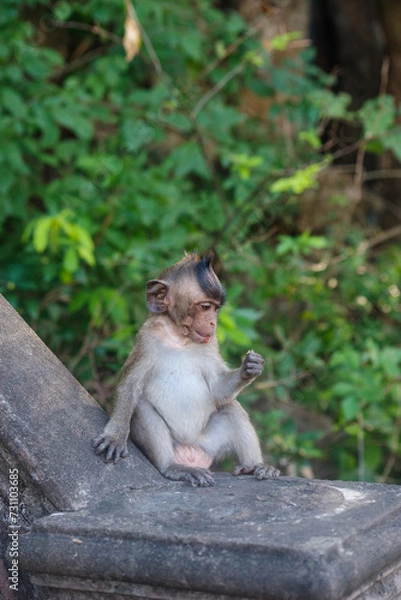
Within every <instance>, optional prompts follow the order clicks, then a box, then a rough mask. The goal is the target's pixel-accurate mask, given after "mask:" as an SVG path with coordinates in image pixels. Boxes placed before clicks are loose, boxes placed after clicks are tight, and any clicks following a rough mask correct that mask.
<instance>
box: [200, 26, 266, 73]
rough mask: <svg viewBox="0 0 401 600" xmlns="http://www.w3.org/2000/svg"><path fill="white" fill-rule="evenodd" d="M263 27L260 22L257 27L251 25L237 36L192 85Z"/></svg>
mask: <svg viewBox="0 0 401 600" xmlns="http://www.w3.org/2000/svg"><path fill="white" fill-rule="evenodd" d="M261 28H262V24H259V25H257V26H256V27H250V29H248V31H246V32H245V33H244V34H243V35H242V36H240V37H239V38H237V39H236V40H235V42H233V43H232V44H231V45H230V46H228V48H226V50H225V52H224V53H223V54H222V55H221V56H219V57H218V58H216V59H215V60H213V61H212V62H211V63H209V64H208V65H207V66H206V67H205V68H204V69H203V70H202V71H201V72H200V73H199V75H198V76H197V77H196V79H195V80H194V81H192V82H191V85H193V84H194V83H196V82H197V81H199V80H200V79H203V78H204V77H206V76H207V75H209V73H211V72H212V71H213V70H214V69H216V67H218V66H219V65H220V64H221V63H222V62H224V61H225V60H226V58H228V57H229V56H230V54H232V53H233V52H235V51H236V50H237V48H239V46H241V44H243V43H244V42H246V40H247V39H249V38H250V37H252V36H253V35H255V33H257V32H258V31H259V30H260V29H261Z"/></svg>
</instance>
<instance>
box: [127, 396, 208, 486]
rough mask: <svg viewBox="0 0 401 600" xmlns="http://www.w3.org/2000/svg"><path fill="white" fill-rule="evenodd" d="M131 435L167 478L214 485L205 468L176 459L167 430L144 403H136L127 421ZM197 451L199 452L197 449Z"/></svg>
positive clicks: (202, 484) (156, 415)
mask: <svg viewBox="0 0 401 600" xmlns="http://www.w3.org/2000/svg"><path fill="white" fill-rule="evenodd" d="M131 436H132V439H133V441H134V442H135V444H136V445H137V446H138V447H139V448H140V449H141V450H142V452H143V453H144V454H145V455H146V456H147V458H148V459H149V460H150V461H151V462H152V463H153V464H154V465H155V467H156V468H157V469H158V470H159V471H160V473H161V474H162V475H164V477H166V478H167V479H173V480H174V481H187V482H189V483H190V484H191V485H194V486H201V487H207V486H209V485H214V479H213V475H212V473H211V472H210V471H209V469H208V468H202V467H201V466H197V465H194V466H190V465H189V464H188V463H184V464H183V463H180V462H178V461H177V456H176V453H175V450H174V443H173V438H172V435H171V432H170V429H169V427H168V425H167V423H166V422H165V421H164V419H163V418H162V417H161V416H160V415H159V413H158V412H157V411H156V410H155V409H154V408H153V406H152V405H151V404H149V403H148V402H140V403H139V404H138V406H137V408H136V410H135V414H134V416H133V419H132V422H131ZM178 447H179V445H178ZM199 451H200V452H201V449H200V448H199ZM178 458H179V454H178ZM209 466H210V465H209Z"/></svg>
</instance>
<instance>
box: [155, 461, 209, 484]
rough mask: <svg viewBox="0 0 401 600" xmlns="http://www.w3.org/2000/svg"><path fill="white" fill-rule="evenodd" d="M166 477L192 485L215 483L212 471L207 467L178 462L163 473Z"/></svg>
mask: <svg viewBox="0 0 401 600" xmlns="http://www.w3.org/2000/svg"><path fill="white" fill-rule="evenodd" d="M163 474H164V476H165V477H167V479H173V480H174V481H187V482H188V483H190V484H191V485H193V486H199V487H208V486H213V485H215V481H214V479H213V475H212V472H211V471H209V469H201V468H199V467H184V466H182V465H179V464H174V465H172V466H171V467H169V468H168V469H167V470H166V471H165V472H164V473H163Z"/></svg>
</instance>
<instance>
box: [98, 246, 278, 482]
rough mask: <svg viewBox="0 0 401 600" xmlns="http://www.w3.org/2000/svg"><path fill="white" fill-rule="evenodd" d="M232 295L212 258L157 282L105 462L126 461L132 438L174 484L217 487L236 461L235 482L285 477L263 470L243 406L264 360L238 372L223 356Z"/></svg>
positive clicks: (106, 438) (107, 438)
mask: <svg viewBox="0 0 401 600" xmlns="http://www.w3.org/2000/svg"><path fill="white" fill-rule="evenodd" d="M224 301H225V292H224V289H223V287H222V285H221V283H220V281H219V279H218V278H217V275H216V274H215V272H214V270H213V267H212V254H211V253H207V254H204V255H198V254H197V253H192V254H189V255H186V256H185V257H184V258H183V259H182V260H181V261H179V262H177V263H176V264H174V265H173V266H171V267H169V268H168V269H166V270H165V271H163V273H161V275H160V277H159V279H153V280H151V281H148V283H147V285H146V302H147V306H148V309H149V311H150V313H151V314H150V316H149V317H148V319H147V320H146V321H145V323H144V324H143V326H142V327H141V329H140V331H139V333H138V336H137V340H136V344H135V346H134V348H133V350H132V351H131V353H130V355H129V356H128V359H127V361H126V363H125V365H124V368H123V372H122V377H121V382H120V384H119V386H118V389H117V398H116V404H115V407H114V410H113V413H112V415H111V418H110V420H109V422H108V423H107V425H106V427H105V428H104V430H103V432H102V434H101V435H100V436H98V437H97V438H96V439H95V440H94V441H93V447H94V448H95V452H96V454H103V455H104V458H105V461H106V462H114V463H116V462H117V461H118V459H119V458H120V457H122V458H124V457H125V456H127V454H128V451H127V439H128V436H129V435H131V439H132V440H133V441H134V442H135V444H136V445H137V446H138V447H139V448H140V449H141V450H142V451H143V453H144V454H145V455H146V456H147V457H148V459H149V460H150V461H151V462H152V463H153V464H154V465H155V466H156V467H157V469H158V470H159V471H160V473H162V474H163V475H164V476H165V477H167V478H168V479H173V480H176V481H188V482H189V483H191V484H192V485H195V486H210V485H214V483H215V482H214V479H213V474H212V472H211V471H210V467H211V466H212V463H213V462H215V461H216V462H217V461H219V460H221V459H222V458H223V457H225V456H227V455H229V454H235V455H236V456H237V458H238V461H239V464H238V466H237V467H235V469H234V475H240V474H242V473H252V474H254V475H255V477H256V478H257V479H269V478H276V477H278V476H279V474H280V473H279V471H278V470H277V469H275V468H274V467H271V466H268V465H266V464H264V463H263V458H262V453H261V449H260V445H259V440H258V438H257V435H256V432H255V430H254V428H253V426H252V425H251V423H250V421H249V417H248V415H247V413H246V412H245V410H244V409H243V408H242V406H241V405H240V404H239V402H238V401H237V400H236V397H237V395H238V394H239V392H241V390H242V389H243V388H244V387H245V386H247V385H249V384H250V383H252V381H254V379H256V377H258V376H259V375H260V374H261V373H262V371H263V364H264V361H263V358H262V357H261V356H260V354H256V352H253V350H250V351H249V352H248V353H247V354H246V356H245V359H244V361H243V364H242V366H241V367H240V368H238V369H233V370H231V369H229V368H228V367H227V365H226V364H225V363H224V361H223V359H222V358H221V356H220V352H219V348H218V342H217V337H216V325H217V314H218V312H219V309H220V307H221V306H222V305H223V303H224Z"/></svg>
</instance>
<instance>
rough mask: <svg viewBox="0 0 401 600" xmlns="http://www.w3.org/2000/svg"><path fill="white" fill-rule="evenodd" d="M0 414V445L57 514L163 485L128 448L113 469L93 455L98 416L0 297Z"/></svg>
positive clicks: (102, 417) (79, 388)
mask: <svg viewBox="0 0 401 600" xmlns="http://www.w3.org/2000/svg"><path fill="white" fill-rule="evenodd" d="M0 415H1V417H0V445H1V446H2V447H3V449H4V450H5V451H6V452H7V453H8V454H9V455H10V456H11V457H13V459H14V460H16V461H17V463H18V464H19V465H20V466H21V469H23V470H24V472H25V473H26V474H27V475H28V477H29V479H30V482H31V484H32V485H35V486H37V487H39V488H40V490H41V493H42V494H44V495H45V496H46V497H47V498H48V499H49V500H50V501H51V502H52V504H53V505H54V506H55V507H57V508H59V509H64V510H74V509H77V508H82V507H83V506H85V505H86V504H87V503H88V502H89V501H90V502H93V500H94V499H96V498H97V497H98V496H99V495H101V494H102V493H103V490H104V488H105V486H107V488H108V489H113V488H118V487H121V486H124V485H130V486H133V487H143V486H146V485H150V484H157V483H158V482H159V483H160V482H162V481H163V479H162V477H161V476H160V475H159V473H158V472H157V471H156V469H154V468H153V466H152V465H151V464H150V463H149V462H148V461H147V460H145V458H144V457H143V455H142V454H141V453H140V452H139V451H138V450H137V449H136V448H135V446H134V445H133V444H131V443H130V448H129V450H130V455H129V457H128V458H127V459H126V460H125V461H120V463H119V464H118V465H116V466H113V465H107V466H106V465H104V464H103V462H102V461H101V460H100V459H99V458H98V457H96V456H95V454H94V452H93V450H92V449H91V439H93V438H94V437H95V436H96V435H98V433H99V432H100V431H101V430H102V428H103V427H104V424H105V422H106V421H107V417H106V415H105V413H104V412H103V411H102V410H100V408H99V406H98V404H97V403H96V402H95V401H94V400H93V399H92V398H91V396H90V395H89V394H88V393H87V392H86V391H85V390H84V388H83V387H82V386H80V385H79V384H78V382H77V381H76V379H75V378H74V377H73V376H72V375H71V373H70V372H69V371H68V370H67V369H66V368H65V367H64V366H63V365H62V363H61V362H60V361H59V360H58V359H57V358H56V357H55V356H54V354H53V353H52V352H50V350H49V349H48V348H47V347H46V346H45V344H44V343H43V342H42V341H41V340H40V339H39V338H38V336H37V335H36V334H35V333H34V332H33V331H32V329H30V327H28V325H27V324H26V323H25V322H24V320H23V319H22V318H21V317H20V316H19V315H18V314H17V313H16V311H15V310H14V309H13V308H12V307H11V306H10V304H9V303H8V302H7V301H6V300H5V299H4V298H3V297H2V296H1V295H0ZM116 467H117V468H116Z"/></svg>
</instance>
